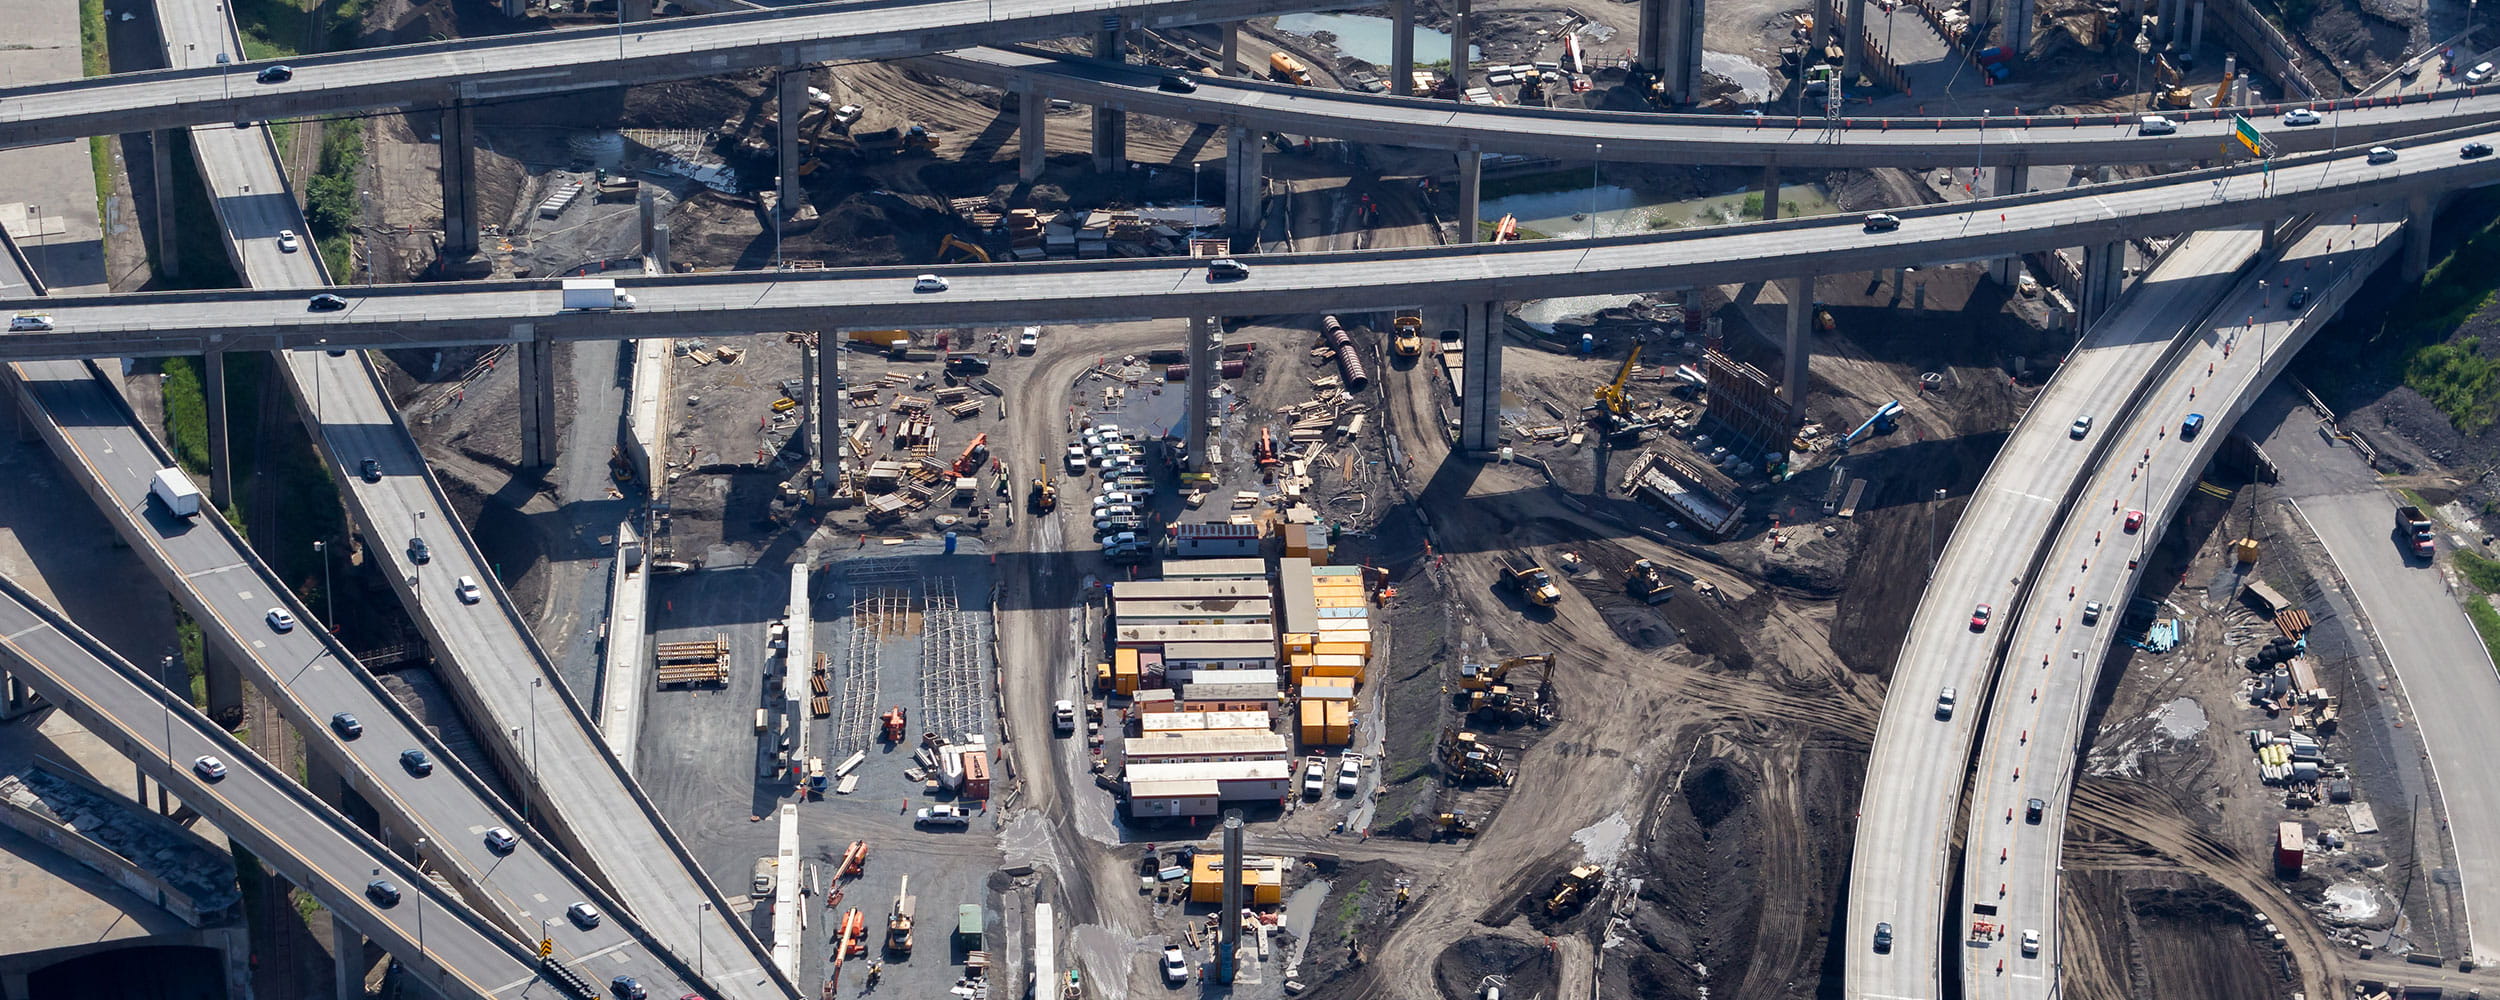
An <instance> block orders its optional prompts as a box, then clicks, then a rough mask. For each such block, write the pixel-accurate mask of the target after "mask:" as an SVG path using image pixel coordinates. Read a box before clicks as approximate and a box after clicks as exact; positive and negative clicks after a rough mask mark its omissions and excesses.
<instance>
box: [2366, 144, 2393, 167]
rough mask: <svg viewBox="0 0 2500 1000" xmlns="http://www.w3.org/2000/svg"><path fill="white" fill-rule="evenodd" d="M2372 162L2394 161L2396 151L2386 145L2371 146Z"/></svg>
mask: <svg viewBox="0 0 2500 1000" xmlns="http://www.w3.org/2000/svg"><path fill="white" fill-rule="evenodd" d="M2370 162H2372V163H2394V162H2396V151H2395V150H2392V149H2389V148H2387V147H2385V146H2372V147H2370Z"/></svg>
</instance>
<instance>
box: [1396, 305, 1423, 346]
mask: <svg viewBox="0 0 2500 1000" xmlns="http://www.w3.org/2000/svg"><path fill="white" fill-rule="evenodd" d="M1389 322H1390V325H1392V326H1394V327H1395V328H1396V329H1397V335H1396V336H1395V337H1394V338H1392V339H1391V340H1390V341H1389V346H1390V349H1391V350H1393V351H1395V352H1397V356H1398V357H1401V358H1415V357H1422V356H1423V353H1424V314H1423V311H1422V310H1419V309H1400V310H1398V312H1397V315H1396V316H1394V317H1392V318H1391V319H1390V320H1389Z"/></svg>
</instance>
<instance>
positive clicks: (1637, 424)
mask: <svg viewBox="0 0 2500 1000" xmlns="http://www.w3.org/2000/svg"><path fill="white" fill-rule="evenodd" d="M1641 346H1642V345H1639V344H1634V345H1632V353H1630V354H1628V355H1625V356H1624V358H1623V365H1622V367H1619V368H1616V369H1615V378H1614V381H1612V382H1608V383H1606V384H1605V385H1601V386H1598V387H1597V391H1596V393H1594V395H1595V396H1596V397H1597V405H1596V406H1594V407H1591V409H1592V410H1593V411H1594V413H1593V416H1592V418H1591V419H1593V420H1595V421H1596V423H1597V427H1598V430H1599V431H1600V432H1601V433H1603V434H1605V435H1606V436H1607V437H1610V438H1618V439H1623V438H1629V439H1636V440H1637V439H1638V438H1639V437H1640V433H1641V432H1642V431H1645V430H1648V429H1650V428H1651V427H1654V426H1656V422H1655V421H1648V420H1642V419H1641V418H1640V417H1638V416H1636V415H1634V413H1633V412H1632V394H1631V393H1629V392H1626V391H1624V388H1623V386H1624V383H1626V382H1629V381H1631V380H1632V373H1633V372H1635V371H1638V370H1640V366H1641Z"/></svg>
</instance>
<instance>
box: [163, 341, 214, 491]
mask: <svg viewBox="0 0 2500 1000" xmlns="http://www.w3.org/2000/svg"><path fill="white" fill-rule="evenodd" d="M164 365H165V368H164V371H165V378H164V381H163V385H162V387H161V389H160V391H161V393H162V394H163V396H164V397H165V427H164V431H165V442H166V446H167V447H169V448H172V449H173V452H174V461H175V462H178V463H180V464H181V465H182V468H183V471H185V472H189V473H190V474H191V478H193V479H201V478H206V477H207V475H208V400H207V394H206V390H205V388H204V387H203V385H202V380H203V378H204V377H205V376H204V375H203V374H202V368H203V364H202V362H201V361H200V359H198V358H166V359H165V362H164Z"/></svg>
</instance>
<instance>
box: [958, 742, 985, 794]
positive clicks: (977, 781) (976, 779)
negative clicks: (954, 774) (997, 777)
mask: <svg viewBox="0 0 2500 1000" xmlns="http://www.w3.org/2000/svg"><path fill="white" fill-rule="evenodd" d="M989 797H990V752H989V751H987V750H974V751H972V752H970V753H966V754H964V798H967V799H974V800H985V799H988V798H989Z"/></svg>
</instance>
